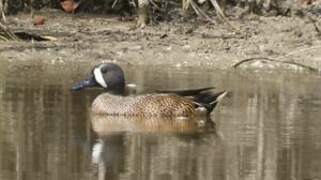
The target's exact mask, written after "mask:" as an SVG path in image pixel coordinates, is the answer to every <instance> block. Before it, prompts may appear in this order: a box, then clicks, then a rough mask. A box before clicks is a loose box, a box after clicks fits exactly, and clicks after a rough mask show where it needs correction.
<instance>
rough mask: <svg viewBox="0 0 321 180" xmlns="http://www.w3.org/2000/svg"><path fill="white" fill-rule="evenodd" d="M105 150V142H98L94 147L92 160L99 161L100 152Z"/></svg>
mask: <svg viewBox="0 0 321 180" xmlns="http://www.w3.org/2000/svg"><path fill="white" fill-rule="evenodd" d="M102 151H103V144H102V142H97V143H96V144H95V145H94V147H93V152H92V162H93V163H96V164H97V163H98V162H99V161H100V154H101V152H102Z"/></svg>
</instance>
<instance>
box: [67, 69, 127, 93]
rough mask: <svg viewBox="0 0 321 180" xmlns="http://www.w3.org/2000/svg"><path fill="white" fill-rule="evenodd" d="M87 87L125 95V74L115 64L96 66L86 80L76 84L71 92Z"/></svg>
mask: <svg viewBox="0 0 321 180" xmlns="http://www.w3.org/2000/svg"><path fill="white" fill-rule="evenodd" d="M87 87H100V88H103V89H105V90H106V91H108V92H110V93H113V94H123V93H124V90H125V78H124V72H123V70H122V69H121V67H120V66H118V65H116V64H113V63H103V64H99V65H97V66H95V67H94V68H93V69H92V71H91V72H90V73H89V75H88V77H87V78H86V79H85V80H82V81H80V82H78V83H76V84H75V85H74V86H73V87H72V88H71V90H72V91H79V90H82V89H84V88H87Z"/></svg>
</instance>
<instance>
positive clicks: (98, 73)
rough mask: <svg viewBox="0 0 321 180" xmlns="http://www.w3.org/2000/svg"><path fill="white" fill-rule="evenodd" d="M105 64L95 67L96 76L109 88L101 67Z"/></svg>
mask: <svg viewBox="0 0 321 180" xmlns="http://www.w3.org/2000/svg"><path fill="white" fill-rule="evenodd" d="M102 66H103V65H100V66H99V67H97V68H95V69H94V77H95V79H96V81H97V82H98V83H99V84H100V85H101V86H102V87H104V88H107V84H106V82H105V79H104V76H103V73H102V72H101V68H102Z"/></svg>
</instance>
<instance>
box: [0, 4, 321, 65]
mask: <svg viewBox="0 0 321 180" xmlns="http://www.w3.org/2000/svg"><path fill="white" fill-rule="evenodd" d="M36 15H39V16H43V17H44V18H45V19H46V21H45V24H44V25H40V26H34V25H33V19H32V18H31V17H30V15H29V14H19V15H16V16H9V17H7V19H8V22H9V25H10V28H11V29H14V30H23V31H28V32H34V33H37V34H42V35H49V36H54V37H57V40H56V41H50V42H32V43H30V42H5V43H1V44H0V53H1V57H0V58H1V59H9V60H14V61H15V60H38V61H42V62H48V63H64V62H69V61H71V62H84V61H86V62H88V61H92V62H95V63H97V62H101V61H116V62H119V63H129V64H138V65H142V64H144V65H170V66H211V67H217V68H221V69H225V68H230V67H232V65H233V64H235V63H237V62H239V61H241V60H242V59H246V58H252V57H270V58H274V59H276V60H280V61H295V62H298V63H301V64H305V65H308V66H312V67H315V68H318V69H321V41H320V39H321V34H320V32H318V31H317V29H318V28H319V29H320V28H321V22H320V20H318V19H317V21H316V22H315V23H312V22H311V20H309V19H308V18H299V17H279V16H277V17H262V16H256V15H249V16H247V17H244V18H242V19H240V18H235V19H232V18H230V23H231V24H232V25H233V26H235V27H236V29H238V30H235V29H233V28H231V27H230V26H229V25H227V24H224V23H218V24H217V25H210V24H206V23H198V24H197V25H195V23H188V22H185V23H181V22H180V23H178V22H170V23H160V24H154V25H151V26H148V27H146V28H144V29H134V28H133V27H134V26H135V22H134V21H121V20H120V18H119V17H110V16H107V15H92V14H91V15H90V14H66V13H63V12H60V11H53V10H50V11H49V10H47V11H45V12H44V11H43V12H37V13H36ZM319 19H321V18H319ZM249 64H251V65H252V66H255V67H276V66H277V67H278V64H276V63H275V62H273V63H272V62H269V63H260V62H258V61H251V62H249V63H244V64H243V65H242V66H240V67H245V66H246V65H249ZM286 66H289V65H286ZM293 67H295V66H293Z"/></svg>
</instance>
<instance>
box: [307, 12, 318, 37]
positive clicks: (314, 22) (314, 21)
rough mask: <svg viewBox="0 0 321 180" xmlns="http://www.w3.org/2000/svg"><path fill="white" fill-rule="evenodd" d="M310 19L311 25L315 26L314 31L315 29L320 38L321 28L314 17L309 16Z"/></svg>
mask: <svg viewBox="0 0 321 180" xmlns="http://www.w3.org/2000/svg"><path fill="white" fill-rule="evenodd" d="M308 19H309V20H310V21H311V23H312V24H313V26H314V29H315V31H316V32H317V34H318V36H321V30H320V28H319V27H318V25H317V23H316V22H317V21H316V20H315V19H313V18H312V17H310V16H308Z"/></svg>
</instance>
